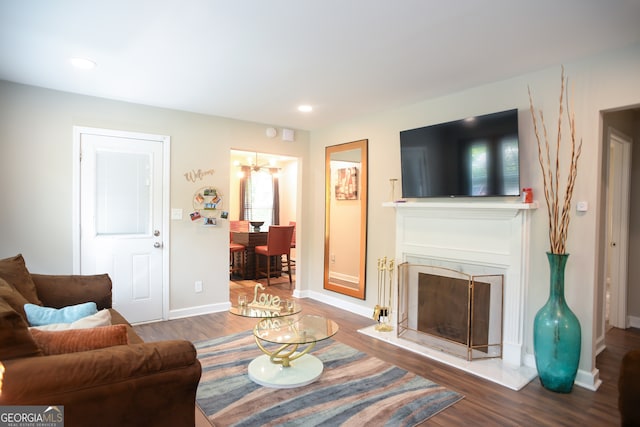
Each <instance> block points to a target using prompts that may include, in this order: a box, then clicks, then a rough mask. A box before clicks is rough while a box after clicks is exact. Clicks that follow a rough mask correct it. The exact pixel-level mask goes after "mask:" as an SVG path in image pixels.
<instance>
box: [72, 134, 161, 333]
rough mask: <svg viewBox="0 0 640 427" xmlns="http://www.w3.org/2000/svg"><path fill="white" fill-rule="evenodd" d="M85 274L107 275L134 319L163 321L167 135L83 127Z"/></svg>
mask: <svg viewBox="0 0 640 427" xmlns="http://www.w3.org/2000/svg"><path fill="white" fill-rule="evenodd" d="M78 135H79V150H80V159H81V160H80V177H79V184H80V190H79V193H80V206H79V208H80V259H79V265H80V274H100V273H108V274H109V275H110V277H111V280H112V281H113V306H114V308H116V309H117V310H118V311H120V312H121V313H122V314H123V315H124V316H125V317H126V318H127V320H129V321H130V322H131V323H139V322H148V321H153V320H160V319H163V318H165V315H164V313H165V305H166V304H165V297H164V296H165V294H166V291H165V288H166V286H165V274H164V272H165V265H164V263H165V256H164V254H163V251H165V250H167V249H166V248H165V247H164V246H165V244H164V243H165V242H166V241H167V239H166V236H165V234H166V233H165V231H166V230H168V227H166V226H165V222H166V221H165V218H164V215H163V210H164V209H163V194H164V191H163V182H164V179H163V166H164V162H163V154H164V147H163V142H164V141H163V139H164V138H165V137H156V136H152V135H141V134H134V133H123V132H114V131H106V130H95V129H85V130H84V131H82V130H81V131H80V132H79V133H78Z"/></svg>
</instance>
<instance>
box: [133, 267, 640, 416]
mask: <svg viewBox="0 0 640 427" xmlns="http://www.w3.org/2000/svg"><path fill="white" fill-rule="evenodd" d="M285 279H286V278H285ZM240 283H244V284H245V287H243V286H242V285H241V284H238V283H235V282H232V283H231V284H230V298H231V301H236V300H237V294H238V293H240V292H244V293H249V294H251V295H252V293H253V289H252V288H251V287H250V286H251V284H250V283H249V282H240ZM247 286H249V287H247ZM268 292H269V293H271V294H274V295H279V296H281V297H282V298H288V297H289V298H290V297H291V291H290V290H289V283H288V279H287V280H285V281H283V282H282V283H281V284H277V285H275V286H274V285H272V286H271V287H270V288H269V289H268ZM250 299H251V298H250ZM299 302H300V303H301V304H302V306H303V312H304V313H306V314H321V315H324V316H327V317H330V318H332V319H334V320H336V321H337V322H338V324H339V325H340V331H339V332H338V334H336V336H335V339H336V340H337V341H340V342H343V343H345V344H348V345H350V346H352V347H354V348H357V349H358V350H361V351H364V352H366V353H368V354H371V355H375V356H376V357H378V358H380V359H383V360H385V361H387V362H389V363H393V364H395V365H397V366H399V367H401V368H403V369H407V370H409V371H411V372H414V373H416V374H418V375H421V376H423V377H425V378H428V379H430V380H432V381H434V382H436V383H438V384H440V385H442V386H444V387H447V388H449V389H451V390H455V391H457V392H459V393H462V394H463V395H464V396H465V398H464V399H463V400H462V401H461V402H459V403H457V404H455V405H454V406H452V407H451V408H448V409H446V410H445V411H443V412H441V413H440V414H437V415H436V416H434V417H432V418H431V419H429V420H427V421H426V422H425V423H424V424H423V425H425V426H447V427H449V426H458V425H460V426H466V425H477V426H485V425H490V426H581V427H587V426H598V427H600V426H618V425H620V416H619V413H618V390H617V381H618V375H619V370H620V361H621V360H622V357H623V355H624V354H625V353H626V352H627V351H628V350H630V349H632V348H640V330H637V329H628V330H620V329H611V330H610V331H609V332H607V336H606V346H607V348H606V349H605V350H604V351H603V352H602V353H601V354H600V355H599V356H598V357H597V368H598V369H599V371H600V379H601V380H602V381H603V384H602V386H601V387H600V388H599V389H598V390H597V391H596V392H593V391H589V390H586V389H584V388H581V387H574V389H573V391H572V392H571V393H569V394H558V393H553V392H551V391H548V390H546V389H544V388H543V387H542V386H541V385H540V382H539V381H538V379H534V380H533V381H532V382H531V383H529V384H528V385H527V386H526V387H524V388H523V389H522V390H520V391H513V390H510V389H507V388H505V387H502V386H499V385H497V384H495V383H493V382H490V381H487V380H484V379H482V378H479V377H476V376H473V375H471V374H468V373H465V372H462V371H460V370H457V369H454V368H451V367H449V366H447V365H444V364H442V363H439V362H436V361H433V360H431V359H428V358H425V357H422V356H420V355H416V354H415V353H412V352H410V351H406V350H403V349H400V348H398V347H396V346H393V345H391V344H388V343H385V342H381V341H379V340H376V339H374V338H371V337H368V336H366V335H364V334H361V333H359V332H358V329H361V328H363V327H366V326H369V325H372V324H373V323H374V322H373V320H372V319H368V318H365V317H362V316H359V315H356V314H353V313H350V312H347V311H344V310H341V309H338V308H336V307H332V306H330V305H327V304H323V303H321V302H318V301H315V300H310V299H301V300H299ZM255 323H256V321H255V319H247V318H243V317H239V316H234V315H232V314H230V313H226V312H225V313H213V314H208V315H203V316H194V317H190V318H186V319H176V320H170V321H167V322H158V323H151V324H145V325H138V326H136V327H135V329H136V331H137V332H138V334H139V335H140V336H141V337H142V338H143V339H144V340H145V341H158V340H164V339H176V338H180V339H187V340H190V341H199V340H204V339H208V338H216V337H221V336H225V335H229V334H232V333H236V332H241V331H247V330H250V329H252V328H253V326H254V325H255Z"/></svg>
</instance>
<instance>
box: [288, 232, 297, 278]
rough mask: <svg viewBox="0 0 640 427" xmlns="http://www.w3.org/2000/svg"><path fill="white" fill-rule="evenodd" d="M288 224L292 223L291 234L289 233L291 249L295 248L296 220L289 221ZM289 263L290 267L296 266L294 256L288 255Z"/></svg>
mask: <svg viewBox="0 0 640 427" xmlns="http://www.w3.org/2000/svg"><path fill="white" fill-rule="evenodd" d="M289 225H293V234H292V235H291V249H295V248H296V222H295V221H289ZM289 265H290V266H291V268H295V267H296V260H295V258H294V257H290V259H289Z"/></svg>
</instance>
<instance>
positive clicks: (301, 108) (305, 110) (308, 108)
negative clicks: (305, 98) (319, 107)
mask: <svg viewBox="0 0 640 427" xmlns="http://www.w3.org/2000/svg"><path fill="white" fill-rule="evenodd" d="M298 111H300V112H303V113H309V112H311V111H313V107H312V106H311V105H301V106H299V107H298Z"/></svg>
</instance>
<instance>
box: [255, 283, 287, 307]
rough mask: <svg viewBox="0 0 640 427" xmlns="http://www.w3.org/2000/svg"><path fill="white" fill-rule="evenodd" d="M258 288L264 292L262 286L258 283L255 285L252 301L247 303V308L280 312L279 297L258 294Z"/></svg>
mask: <svg viewBox="0 0 640 427" xmlns="http://www.w3.org/2000/svg"><path fill="white" fill-rule="evenodd" d="M258 288H259V289H261V290H264V286H262V285H261V284H260V283H258V284H256V287H255V288H254V289H253V301H251V302H250V303H249V307H253V308H261V309H269V310H280V297H279V296H277V295H270V294H267V293H261V294H259V293H258Z"/></svg>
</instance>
